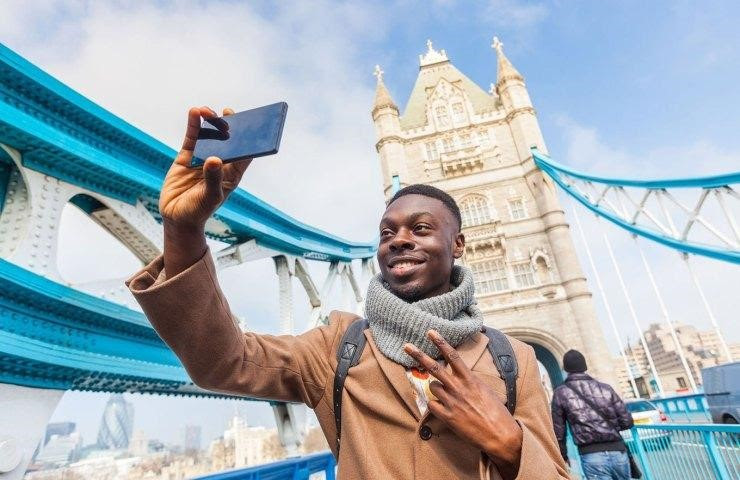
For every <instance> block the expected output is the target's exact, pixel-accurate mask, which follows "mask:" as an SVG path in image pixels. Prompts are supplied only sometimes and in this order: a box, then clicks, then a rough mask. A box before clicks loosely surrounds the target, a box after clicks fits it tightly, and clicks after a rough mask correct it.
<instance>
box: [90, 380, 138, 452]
mask: <svg viewBox="0 0 740 480" xmlns="http://www.w3.org/2000/svg"><path fill="white" fill-rule="evenodd" d="M133 427H134V406H133V405H132V404H131V403H130V402H127V401H126V400H125V399H124V398H123V395H121V394H120V393H115V394H113V395H111V397H110V399H109V400H108V403H107V404H106V405H105V410H104V411H103V418H102V420H101V421H100V430H98V446H99V447H100V448H107V449H119V448H128V444H129V441H130V439H131V433H132V430H133Z"/></svg>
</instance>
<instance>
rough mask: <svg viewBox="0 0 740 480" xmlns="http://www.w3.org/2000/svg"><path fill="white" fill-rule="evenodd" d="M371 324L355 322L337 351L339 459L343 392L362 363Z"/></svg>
mask: <svg viewBox="0 0 740 480" xmlns="http://www.w3.org/2000/svg"><path fill="white" fill-rule="evenodd" d="M369 325H370V324H369V323H368V321H367V320H366V319H364V318H360V319H358V320H355V321H354V322H352V323H351V324H350V326H349V327H347V330H346V331H345V332H344V335H342V340H341V341H340V342H339V348H338V349H337V371H336V374H335V375H334V423H335V424H336V427H337V458H339V439H340V438H341V436H342V391H343V390H344V381H345V380H346V379H347V372H349V369H350V368H351V367H354V366H355V365H357V364H358V363H359V362H360V357H361V356H362V351H363V350H364V349H365V341H366V339H365V330H366V329H367V328H368V326H369Z"/></svg>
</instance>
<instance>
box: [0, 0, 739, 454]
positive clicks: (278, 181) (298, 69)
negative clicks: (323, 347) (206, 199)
mask: <svg viewBox="0 0 740 480" xmlns="http://www.w3.org/2000/svg"><path fill="white" fill-rule="evenodd" d="M737 18H740V4H738V3H737V2H730V1H728V2H712V1H709V2H701V3H698V2H659V1H656V2H639V1H625V2H589V1H568V2H565V1H555V2H539V1H519V0H489V1H470V2H463V1H454V0H445V1H433V2H412V1H407V0H398V1H385V2H360V1H358V2H342V3H335V2H326V1H314V2H274V3H270V2H229V1H209V2H204V1H179V2H170V1H157V2H136V3H129V2H113V1H112V2H75V1H64V2H61V1H28V0H25V1H15V0H6V1H5V2H4V6H3V15H2V16H0V41H2V42H3V43H4V44H6V45H7V46H9V47H10V48H12V49H14V50H15V51H16V52H18V53H20V54H21V55H23V56H24V57H26V58H27V59H29V60H30V61H32V62H33V63H35V64H36V65H38V66H40V67H41V68H43V69H44V70H46V71H47V72H49V73H50V74H52V75H54V76H56V77H57V78H59V79H60V80H62V81H63V82H65V83H66V84H68V85H69V86H71V87H72V88H74V89H76V90H78V91H80V92H81V93H83V94H84V95H86V96H88V97H89V98H91V99H92V100H94V101H96V102H97V103H99V104H100V105H102V106H103V107H105V108H107V109H109V110H111V111H112V112H114V113H115V114H117V115H119V116H121V117H122V118H124V119H126V120H127V121H129V122H130V123H132V124H134V125H135V126H137V127H139V128H141V129H143V130H144V131H146V132H148V133H150V134H152V135H153V136H155V137H156V138H158V139H160V140H162V141H164V142H165V143H167V144H169V145H171V146H173V147H177V146H178V145H179V143H180V141H181V138H182V134H183V131H184V124H185V113H186V111H187V109H188V107H190V106H193V105H210V106H211V107H213V108H214V109H217V110H218V109H220V108H223V107H226V106H229V107H232V108H234V109H235V110H237V111H238V110H242V109H247V108H250V107H254V106H259V105H263V104H267V103H272V102H275V101H280V100H285V101H287V102H288V104H289V105H290V108H289V113H288V120H287V124H286V127H285V131H284V135H283V144H282V147H281V151H280V153H279V154H278V155H276V156H274V157H266V158H261V159H258V160H256V161H255V162H254V163H253V165H252V166H251V167H250V169H249V170H248V171H247V174H246V175H245V179H244V181H243V184H242V186H243V187H244V188H247V189H248V190H250V191H251V192H253V193H255V194H257V195H258V196H260V197H261V198H263V199H265V200H266V201H268V202H270V203H271V204H273V205H275V206H276V207H278V208H280V209H282V210H284V211H285V212H287V213H289V214H290V215H292V216H294V217H295V218H298V219H300V220H301V221H304V222H306V223H308V224H311V225H314V226H317V227H319V228H322V229H325V230H327V231H329V232H331V233H334V234H337V235H340V236H342V237H345V238H348V239H351V240H357V241H370V240H372V239H374V238H375V237H376V235H377V220H378V219H379V217H380V214H381V212H382V209H383V203H382V202H383V195H382V190H381V177H380V169H379V163H378V159H377V154H376V153H375V149H374V143H375V136H374V135H375V134H374V130H373V126H372V122H371V117H370V110H371V108H372V101H373V96H374V88H375V78H374V77H373V76H372V71H373V68H374V66H375V65H376V64H380V65H381V66H382V68H383V70H384V71H385V76H384V80H385V82H386V84H387V86H388V88H389V91H390V92H391V94H392V96H393V98H394V99H395V101H396V103H397V104H398V105H399V106H400V107H401V108H403V107H404V105H405V103H406V100H407V99H408V96H409V94H410V92H411V88H412V86H413V83H414V80H415V78H416V75H417V73H418V55H419V54H420V53H423V52H424V51H425V49H426V46H425V42H426V40H427V39H431V40H432V41H433V42H434V46H435V47H436V48H440V49H441V48H443V49H445V50H446V52H447V54H448V56H449V57H450V59H451V61H452V62H453V63H454V64H455V65H456V66H457V67H458V68H459V69H460V70H461V71H462V72H464V73H465V74H466V75H468V76H469V77H470V78H471V79H472V80H473V81H475V82H476V83H478V84H479V85H481V86H482V87H483V88H484V89H486V90H487V89H488V85H489V84H490V83H491V82H493V81H495V75H496V58H495V54H494V52H493V50H492V49H491V48H490V44H491V39H492V37H493V36H494V35H497V36H498V37H499V38H500V39H501V40H502V41H503V42H504V50H505V52H506V54H507V56H508V57H509V59H510V60H511V61H512V62H513V64H514V65H515V66H516V68H517V69H518V70H519V71H520V72H521V73H522V74H523V75H524V76H525V78H526V82H527V87H528V89H529V93H530V96H531V97H532V100H533V102H534V105H535V108H536V110H537V113H538V118H539V121H540V126H541V128H542V131H543V134H544V137H545V140H546V142H547V145H548V149H549V152H550V154H551V155H552V157H553V158H554V159H555V160H557V161H559V162H560V163H563V164H566V165H569V166H571V167H574V168H577V169H581V170H584V171H587V172H590V173H595V174H598V175H602V176H622V177H634V178H666V177H676V176H699V175H707V174H711V173H721V172H730V171H738V170H740V153H738V149H737V147H736V145H735V144H734V139H735V138H736V136H737V132H738V131H740V116H738V114H737V112H738V108H739V107H740V89H739V88H737V78H738V77H740V47H739V46H740V30H738V29H737V28H736V21H735V20H736V19H737ZM564 206H565V208H566V210H567V211H568V214H567V215H568V218H569V220H571V221H573V213H572V209H573V205H572V204H571V203H570V202H569V201H567V200H564ZM580 219H581V221H582V222H583V224H584V229H585V232H586V238H588V239H589V247H590V248H591V249H592V251H593V254H594V256H595V258H596V269H597V271H598V273H599V274H600V276H601V277H602V280H603V282H604V286H605V289H606V291H607V292H608V301H609V303H610V305H611V307H612V309H613V310H614V312H615V317H616V319H617V323H618V325H619V330H620V337H621V339H622V340H626V339H628V338H629V339H631V340H634V339H635V338H636V332H637V329H636V328H635V327H634V325H633V324H632V320H631V317H630V315H629V311H628V309H627V302H626V301H625V299H624V297H623V296H622V293H621V290H620V287H619V284H618V280H617V278H616V275H615V273H614V270H613V267H612V265H611V263H610V261H609V258H608V255H607V253H606V250H605V247H604V243H603V241H601V239H602V234H603V232H606V234H607V235H608V236H609V239H610V240H611V242H612V243H613V246H614V250H615V254H616V258H617V259H618V261H619V264H620V268H621V269H622V274H623V275H624V277H625V278H626V279H627V281H626V283H627V285H628V289H629V291H630V294H631V295H632V298H633V303H634V306H635V310H636V312H637V313H638V317H639V322H640V326H641V327H642V328H644V327H646V326H647V325H648V324H649V323H650V322H653V321H657V320H659V319H660V311H659V309H658V306H657V303H656V301H655V298H654V295H653V293H652V290H651V287H650V284H649V283H648V281H647V279H646V276H645V273H644V270H643V269H642V268H643V267H642V264H641V263H640V260H639V256H638V255H637V254H636V252H635V247H634V243H633V241H632V240H631V239H630V238H629V237H628V236H627V235H626V234H624V233H623V232H620V231H617V230H616V229H615V228H613V227H611V226H608V225H600V224H598V223H597V222H596V221H594V219H593V218H592V216H590V215H588V214H587V213H586V212H585V211H582V210H581V211H580ZM573 236H574V242H575V243H576V247H577V248H578V250H579V255H580V256H581V260H582V264H583V268H584V271H585V273H586V276H587V277H588V278H589V280H590V281H591V286H592V289H595V287H594V284H593V278H594V273H595V272H593V271H592V270H591V268H590V267H589V266H588V264H587V260H586V258H585V256H584V255H583V252H584V245H583V242H582V241H581V240H580V237H579V236H578V233H577V231H576V230H575V229H574V230H573ZM60 243H61V245H62V247H63V248H62V251H63V252H64V255H63V256H61V257H60V259H59V268H60V271H61V272H62V275H63V276H64V278H65V279H66V280H68V281H69V282H71V283H82V282H89V281H95V280H108V279H112V278H115V279H122V278H125V277H126V276H128V275H129V274H131V273H132V272H133V271H134V270H136V269H137V268H138V265H137V263H136V261H135V259H134V258H133V257H132V256H131V255H130V254H129V253H128V252H126V251H125V250H123V249H122V248H121V247H119V246H117V245H114V244H113V243H112V242H110V241H109V240H108V239H106V238H105V237H104V235H103V234H102V233H101V232H99V231H97V230H96V227H95V226H94V225H92V224H90V223H89V222H87V219H85V218H83V216H82V215H81V214H79V213H78V212H76V211H75V210H74V209H73V208H67V209H65V212H64V217H63V222H62V226H61V228H60ZM641 245H642V248H643V249H644V251H645V253H646V256H647V258H648V261H649V262H650V264H651V266H652V268H653V269H654V272H655V276H656V279H657V281H658V284H659V287H660V288H661V290H662V293H663V294H664V296H665V298H666V303H667V304H668V307H669V313H670V315H671V318H672V319H673V320H674V321H676V322H687V323H692V324H695V325H697V326H699V327H701V328H709V325H710V324H709V320H708V315H707V313H706V312H705V311H704V310H703V307H702V305H701V303H700V300H699V297H698V294H697V293H696V290H695V289H694V287H693V285H692V284H691V282H690V280H689V277H688V274H687V272H686V269H685V267H684V265H683V264H682V262H680V261H678V260H679V257H678V255H677V254H676V253H675V252H671V251H668V250H666V249H664V248H662V247H657V246H655V245H652V244H648V243H647V242H644V241H643V242H641ZM92 246H95V248H91V247H92ZM91 252H92V253H91ZM694 263H695V266H696V269H697V273H698V276H699V278H700V281H701V282H702V285H703V287H704V288H705V290H706V293H707V296H708V299H709V301H710V303H711V305H712V309H713V314H714V316H715V317H716V318H717V322H718V323H719V326H720V328H721V329H722V331H723V333H724V334H725V336H726V337H727V339H728V340H729V341H739V340H740V331H738V330H739V329H738V328H737V326H736V325H737V312H738V311H740V295H738V294H737V285H738V284H740V272H739V270H740V269H738V268H737V267H736V266H732V265H728V264H721V263H718V262H714V261H709V260H704V259H696V260H695V262H694ZM311 268H312V271H313V273H314V274H315V275H316V278H317V279H318V281H319V282H320V281H321V275H322V273H323V270H322V269H324V268H325V267H324V266H323V265H316V264H313V265H312V267H311ZM265 278H275V273H274V266H273V265H272V263H271V262H270V261H260V262H254V263H252V264H248V265H242V266H240V267H236V268H232V269H230V270H226V271H225V272H223V274H222V275H221V281H222V283H223V284H224V285H226V286H225V288H224V290H225V292H226V294H227V296H228V298H229V301H230V302H231V306H232V308H233V309H234V310H235V311H236V312H237V313H238V314H240V315H242V316H244V317H245V318H246V319H247V324H248V325H249V326H250V328H253V329H255V330H257V331H262V332H276V331H277V321H276V320H274V319H276V318H277V300H276V299H277V282H276V281H264V279H265ZM296 295H297V296H296V300H295V302H296V318H298V319H303V318H306V312H307V311H308V309H307V306H306V305H307V304H306V302H305V296H301V295H302V294H301V292H300V291H299V290H298V289H296ZM603 301H604V299H603V298H601V297H600V295H598V294H595V302H596V307H597V310H598V313H599V317H600V321H601V322H602V324H603V326H604V330H605V335H606V336H607V340H608V342H609V344H610V345H611V346H612V347H613V348H614V349H615V350H614V351H615V352H616V347H615V343H616V342H615V341H614V337H613V336H612V335H611V331H610V329H609V328H610V327H609V326H608V324H607V323H606V316H605V313H604V312H605V310H604V306H603V305H604V304H603ZM301 322H303V320H301V321H300V322H299V323H298V324H297V325H296V328H297V329H299V330H300V329H303V328H304V327H305V325H304V324H301ZM106 398H107V396H106V395H104V394H90V393H79V392H68V393H66V394H65V396H64V398H63V399H62V401H61V402H60V404H59V407H58V408H57V411H56V412H55V414H54V417H53V419H54V420H73V421H77V422H78V425H79V427H80V430H81V432H82V434H83V437H84V438H85V440H86V442H92V441H94V437H95V432H96V431H97V426H98V422H99V420H100V415H101V414H102V409H103V406H104V403H105V401H106ZM128 398H129V399H130V400H131V401H132V402H134V405H135V408H136V422H135V428H137V429H143V430H145V431H146V433H147V434H148V435H149V436H150V437H155V438H160V439H162V440H165V441H169V442H177V441H180V440H181V438H182V432H183V425H184V424H185V423H193V424H200V425H202V426H203V437H204V441H208V440H210V439H211V438H214V437H215V436H217V435H219V434H220V433H221V432H222V431H223V428H224V427H225V425H226V422H227V420H228V418H229V417H230V416H231V415H233V414H234V412H235V410H238V411H241V412H242V413H243V414H245V415H246V416H247V419H248V421H249V422H250V423H254V424H263V425H270V426H271V425H273V424H274V422H273V419H272V414H271V412H270V409H269V407H267V406H265V405H264V404H251V403H245V402H239V401H214V400H198V399H171V398H168V397H167V398H162V397H152V396H137V395H129V396H128Z"/></svg>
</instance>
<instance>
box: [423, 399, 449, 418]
mask: <svg viewBox="0 0 740 480" xmlns="http://www.w3.org/2000/svg"><path fill="white" fill-rule="evenodd" d="M427 408H428V409H429V412H430V413H431V414H432V415H434V416H435V417H437V418H439V419H440V420H442V421H443V422H446V423H447V422H449V421H450V420H452V413H451V412H450V410H449V409H448V408H447V407H446V406H445V405H444V404H442V402H440V401H438V400H430V401H429V403H427Z"/></svg>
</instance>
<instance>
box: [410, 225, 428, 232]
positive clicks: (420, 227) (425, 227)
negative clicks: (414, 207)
mask: <svg viewBox="0 0 740 480" xmlns="http://www.w3.org/2000/svg"><path fill="white" fill-rule="evenodd" d="M429 229H431V227H430V226H429V225H426V224H423V223H420V224H419V225H415V226H414V231H416V232H423V231H425V230H429Z"/></svg>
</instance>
